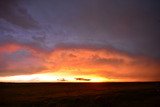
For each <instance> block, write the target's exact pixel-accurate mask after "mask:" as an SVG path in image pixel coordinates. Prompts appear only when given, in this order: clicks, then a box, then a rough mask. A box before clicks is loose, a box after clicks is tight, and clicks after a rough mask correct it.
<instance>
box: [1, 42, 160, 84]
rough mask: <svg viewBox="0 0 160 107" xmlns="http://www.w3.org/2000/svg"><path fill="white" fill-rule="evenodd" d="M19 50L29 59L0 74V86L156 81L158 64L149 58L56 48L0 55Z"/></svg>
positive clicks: (15, 46)
mask: <svg viewBox="0 0 160 107" xmlns="http://www.w3.org/2000/svg"><path fill="white" fill-rule="evenodd" d="M21 49H23V50H26V51H29V53H30V57H27V58H23V60H21V59H20V61H14V62H13V61H12V62H9V63H8V65H7V66H6V68H5V69H4V71H3V72H0V73H1V75H2V74H3V75H4V76H3V75H2V76H0V82H60V81H57V79H62V78H64V79H66V80H67V81H65V82H86V81H77V80H75V79H74V78H85V79H91V81H87V82H108V81H109V82H114V81H148V80H157V79H158V78H159V76H158V74H159V71H160V64H159V63H157V62H155V61H153V60H152V59H151V58H148V57H144V56H131V55H128V54H126V53H122V52H119V51H114V50H107V49H95V50H94V49H88V48H75V49H72V48H71V49H68V48H56V49H55V50H54V51H52V52H49V53H43V52H41V51H40V50H36V49H34V48H31V47H27V46H21V45H18V44H12V45H6V46H2V47H0V53H3V52H5V53H7V52H8V53H10V54H12V53H13V52H17V51H18V50H21ZM5 70H6V71H5ZM25 72H29V73H28V74H25ZM5 73H6V74H5ZM7 74H10V75H14V76H9V75H8V76H6V75H7Z"/></svg>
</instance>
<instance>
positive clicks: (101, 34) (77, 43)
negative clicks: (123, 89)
mask: <svg viewBox="0 0 160 107" xmlns="http://www.w3.org/2000/svg"><path fill="white" fill-rule="evenodd" d="M159 5H160V2H159V1H152V0H141V1H139V0H129V1H127V0H100V1H99V0H80V1H79V0H67V1H66V0H60V1H59V0H45V1H42V0H36V1H30V0H23V1H21V0H14V1H13V0H1V1H0V76H1V77H3V76H11V75H22V74H35V73H47V72H50V73H52V72H57V73H59V74H61V73H63V75H64V74H65V75H74V76H75V75H97V76H101V77H105V78H118V79H126V80H127V79H129V80H130V79H132V80H133V79H135V80H159V78H158V76H159V72H160V69H159V63H160V51H159V50H160V49H159V45H160V44H159V43H160V42H159V35H160V30H159V28H160V22H159V19H160V14H159V10H160V7H159Z"/></svg>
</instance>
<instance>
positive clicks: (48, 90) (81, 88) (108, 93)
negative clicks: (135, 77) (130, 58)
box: [0, 82, 160, 107]
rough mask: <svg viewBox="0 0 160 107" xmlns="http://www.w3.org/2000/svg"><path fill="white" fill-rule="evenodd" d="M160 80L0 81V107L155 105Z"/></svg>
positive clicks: (158, 93) (126, 106)
mask: <svg viewBox="0 0 160 107" xmlns="http://www.w3.org/2000/svg"><path fill="white" fill-rule="evenodd" d="M159 91H160V83H159V82H145V83H137V82H135V83H134V82H131V83H0V106H2V107H3V106H4V107H6V106H9V107H11V106H13V107H21V106H23V107H37V106H39V107H158V105H160V103H159V101H160V92H159Z"/></svg>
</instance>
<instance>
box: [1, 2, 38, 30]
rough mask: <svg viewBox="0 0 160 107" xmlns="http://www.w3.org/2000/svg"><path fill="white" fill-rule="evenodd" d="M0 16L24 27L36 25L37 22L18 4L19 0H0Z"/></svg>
mask: <svg viewBox="0 0 160 107" xmlns="http://www.w3.org/2000/svg"><path fill="white" fill-rule="evenodd" d="M0 18H3V19H5V20H6V21H8V22H10V23H12V24H15V25H17V26H20V27H22V28H25V29H29V28H35V27H38V23H37V22H36V21H35V20H34V19H33V18H32V17H31V16H30V15H29V13H28V12H27V10H26V9H25V8H23V6H21V5H20V4H19V0H14V1H13V0H1V1H0Z"/></svg>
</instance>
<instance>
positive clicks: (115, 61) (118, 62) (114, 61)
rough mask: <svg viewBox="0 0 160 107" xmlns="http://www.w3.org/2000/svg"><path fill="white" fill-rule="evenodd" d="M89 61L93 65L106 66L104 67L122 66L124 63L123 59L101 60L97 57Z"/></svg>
mask: <svg viewBox="0 0 160 107" xmlns="http://www.w3.org/2000/svg"><path fill="white" fill-rule="evenodd" d="M91 61H92V62H93V63H96V64H106V65H115V66H118V65H122V64H123V63H125V61H124V60H123V59H119V58H101V57H99V56H97V55H94V56H93V57H92V59H91Z"/></svg>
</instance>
